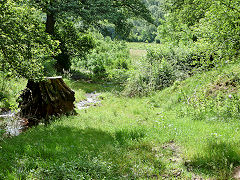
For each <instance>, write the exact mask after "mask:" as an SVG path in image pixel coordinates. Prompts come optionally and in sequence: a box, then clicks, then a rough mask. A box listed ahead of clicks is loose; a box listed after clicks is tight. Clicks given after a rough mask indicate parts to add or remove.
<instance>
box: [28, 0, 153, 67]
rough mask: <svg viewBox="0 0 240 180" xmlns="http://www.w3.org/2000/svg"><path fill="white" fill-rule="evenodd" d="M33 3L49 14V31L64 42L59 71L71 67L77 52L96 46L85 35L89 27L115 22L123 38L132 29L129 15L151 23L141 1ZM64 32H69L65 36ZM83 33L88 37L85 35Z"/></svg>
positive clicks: (67, 0) (69, 0)
mask: <svg viewBox="0 0 240 180" xmlns="http://www.w3.org/2000/svg"><path fill="white" fill-rule="evenodd" d="M30 2H31V3H32V5H34V6H35V7H38V8H39V9H41V10H42V11H43V12H44V13H45V14H46V22H45V23H46V32H47V33H49V34H50V35H52V36H53V37H54V38H55V39H57V40H59V41H60V43H61V44H60V49H61V54H59V55H58V56H55V58H56V59H57V65H58V70H59V71H62V70H63V69H66V70H68V69H69V67H70V57H71V56H74V55H77V53H76V52H77V51H78V52H81V54H86V52H87V51H88V50H90V49H91V48H93V46H94V45H93V42H92V40H91V38H90V37H89V36H86V34H85V32H86V30H87V29H88V28H89V27H90V26H94V27H99V26H100V25H101V23H102V22H107V23H110V24H114V27H115V31H116V32H117V34H118V35H119V36H121V37H124V36H127V35H128V34H129V32H130V30H129V23H128V21H127V20H128V19H129V18H131V17H138V18H142V19H145V20H147V21H149V22H152V18H151V15H150V13H149V11H148V10H147V8H146V7H145V5H144V4H143V3H142V1H141V0H57V1H54V0H43V1H39V0H30ZM61 29H62V30H61ZM66 29H67V31H66ZM74 29H75V30H74ZM68 30H70V31H68ZM61 32H66V34H64V35H63V34H61ZM73 32H74V33H73ZM83 36H85V37H84V38H82V37H83ZM66 37H71V38H70V39H71V40H73V41H71V42H70V41H68V43H67V42H66V41H65V40H64V39H65V38H66ZM68 39H69V38H68ZM76 40H78V42H79V44H78V45H77V46H75V47H74V48H75V49H76V51H75V53H72V54H71V53H70V49H71V48H69V45H70V44H71V45H72V46H70V47H73V45H74V44H75V42H76ZM78 54H79V53H78Z"/></svg>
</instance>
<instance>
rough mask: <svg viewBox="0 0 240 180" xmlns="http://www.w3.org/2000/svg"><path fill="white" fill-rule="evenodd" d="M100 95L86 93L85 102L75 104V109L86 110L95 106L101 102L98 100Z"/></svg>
mask: <svg viewBox="0 0 240 180" xmlns="http://www.w3.org/2000/svg"><path fill="white" fill-rule="evenodd" d="M100 95H101V94H100V93H94V92H93V93H88V94H86V100H83V101H80V102H78V103H76V107H77V108H78V109H86V108H89V107H91V106H96V105H97V104H99V103H100V102H101V101H100V100H99V99H98V96H100Z"/></svg>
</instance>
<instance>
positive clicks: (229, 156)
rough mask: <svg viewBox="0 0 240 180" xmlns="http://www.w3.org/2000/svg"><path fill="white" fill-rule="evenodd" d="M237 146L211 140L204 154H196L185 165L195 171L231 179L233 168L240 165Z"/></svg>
mask: <svg viewBox="0 0 240 180" xmlns="http://www.w3.org/2000/svg"><path fill="white" fill-rule="evenodd" d="M236 147H238V146H235V147H234V146H232V145H231V144H228V143H226V142H221V141H220V142H219V141H217V140H216V139H215V140H214V139H213V140H210V141H209V142H208V144H207V147H206V149H205V151H204V154H203V155H198V156H195V157H194V158H193V159H192V160H191V161H190V162H189V163H186V164H185V165H186V166H187V167H188V169H190V170H191V171H194V172H195V173H200V174H206V175H210V176H215V177H219V179H231V177H232V171H233V169H234V168H235V167H237V166H239V165H240V153H239V150H237V149H236Z"/></svg>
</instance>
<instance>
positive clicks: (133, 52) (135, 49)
mask: <svg viewBox="0 0 240 180" xmlns="http://www.w3.org/2000/svg"><path fill="white" fill-rule="evenodd" d="M158 46H159V44H156V43H139V42H137V43H135V42H131V43H130V42H128V43H127V47H128V49H129V52H130V57H131V59H132V60H133V61H137V60H138V59H139V58H142V57H144V56H146V55H147V50H148V49H153V48H157V47H158Z"/></svg>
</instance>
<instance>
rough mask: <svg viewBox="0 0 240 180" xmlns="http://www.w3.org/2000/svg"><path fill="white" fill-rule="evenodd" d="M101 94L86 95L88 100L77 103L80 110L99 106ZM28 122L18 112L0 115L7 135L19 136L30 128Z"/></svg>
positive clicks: (2, 128)
mask: <svg viewBox="0 0 240 180" xmlns="http://www.w3.org/2000/svg"><path fill="white" fill-rule="evenodd" d="M100 95H101V94H100V93H95V92H93V93H88V94H86V100H83V101H80V102H78V103H76V107H77V108H78V109H86V108H89V107H91V106H96V105H98V104H99V103H100V102H101V101H100V100H99V99H98V96H100ZM27 124H28V121H27V119H25V118H20V117H19V116H18V115H17V112H16V111H7V112H3V113H2V114H1V115H0V131H1V130H3V131H4V133H5V134H6V135H11V136H18V135H19V134H20V133H21V132H23V131H24V130H26V129H27V128H28V126H27Z"/></svg>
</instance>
